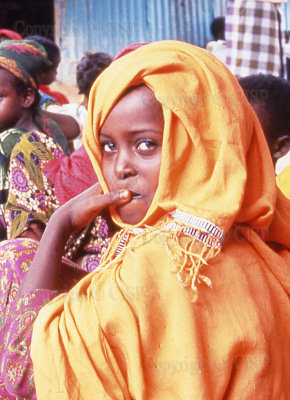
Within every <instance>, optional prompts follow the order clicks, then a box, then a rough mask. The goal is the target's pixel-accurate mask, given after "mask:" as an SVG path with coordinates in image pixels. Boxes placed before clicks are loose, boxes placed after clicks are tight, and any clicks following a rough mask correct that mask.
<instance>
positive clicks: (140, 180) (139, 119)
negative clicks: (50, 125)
mask: <svg viewBox="0 0 290 400" xmlns="http://www.w3.org/2000/svg"><path fill="white" fill-rule="evenodd" d="M163 127H164V120H163V112H162V107H161V105H160V104H159V103H158V102H157V100H156V99H155V97H154V94H153V92H152V91H151V90H150V89H149V88H147V86H145V85H141V86H138V87H136V88H135V89H132V90H131V91H129V93H127V94H125V95H124V96H123V97H122V98H121V99H120V100H119V101H118V103H117V104H116V105H115V106H114V107H113V109H112V111H111V112H110V114H109V115H108V117H107V118H106V120H105V122H104V124H103V126H102V128H101V131H100V133H99V138H100V144H101V148H102V153H103V160H102V171H103V175H104V178H105V180H106V183H107V185H108V187H109V190H110V191H113V190H120V189H124V188H126V189H128V190H129V191H130V192H131V200H130V202H129V203H127V204H125V205H122V206H120V207H118V208H117V211H118V213H119V215H120V217H121V219H122V220H123V222H125V223H127V224H130V225H135V224H137V223H138V222H140V221H141V220H142V219H143V218H144V216H145V214H146V212H147V210H148V208H149V206H150V204H151V202H152V200H153V197H154V194H155V191H156V189H157V186H158V179H159V170H160V164H161V149H162V138H163Z"/></svg>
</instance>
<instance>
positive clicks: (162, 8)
mask: <svg viewBox="0 0 290 400" xmlns="http://www.w3.org/2000/svg"><path fill="white" fill-rule="evenodd" d="M54 1H55V8H56V10H57V12H56V15H57V16H58V18H56V25H57V26H56V32H59V35H57V37H56V41H57V42H58V44H59V45H60V47H61V50H62V59H63V61H62V63H61V65H60V68H59V75H60V78H61V79H62V80H63V81H66V82H75V65H76V64H77V62H78V60H80V58H81V57H82V55H83V54H84V52H85V51H86V50H92V51H105V52H107V53H109V54H111V55H115V54H116V53H117V51H118V50H120V49H121V48H122V47H124V46H126V45H127V44H129V43H134V42H144V41H154V40H162V39H179V40H184V41H187V42H190V43H194V44H197V45H199V46H204V45H205V44H206V42H207V41H209V40H211V39H212V37H211V34H210V30H209V26H210V22H211V21H212V19H213V18H214V17H217V16H220V15H224V14H225V8H226V0H54ZM288 3H289V1H288ZM284 7H285V14H286V17H285V22H286V26H287V27H288V29H290V26H289V25H290V5H289V4H287V5H285V6H284Z"/></svg>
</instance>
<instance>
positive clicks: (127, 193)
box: [119, 189, 131, 200]
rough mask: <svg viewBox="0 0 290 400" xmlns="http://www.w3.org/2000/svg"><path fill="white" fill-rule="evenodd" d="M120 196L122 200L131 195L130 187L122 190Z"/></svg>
mask: <svg viewBox="0 0 290 400" xmlns="http://www.w3.org/2000/svg"><path fill="white" fill-rule="evenodd" d="M119 196H120V200H127V199H128V198H129V197H130V196H131V194H130V192H129V190H128V189H124V190H122V191H121V192H120V195H119Z"/></svg>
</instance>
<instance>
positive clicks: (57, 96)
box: [25, 35, 69, 109]
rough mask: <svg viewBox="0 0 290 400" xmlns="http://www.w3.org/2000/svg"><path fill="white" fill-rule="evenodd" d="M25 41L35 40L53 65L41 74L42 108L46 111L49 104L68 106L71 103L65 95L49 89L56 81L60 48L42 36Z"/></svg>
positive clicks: (30, 37) (33, 36) (31, 37)
mask: <svg viewBox="0 0 290 400" xmlns="http://www.w3.org/2000/svg"><path fill="white" fill-rule="evenodd" d="M25 39H29V40H34V41H35V42H37V43H39V44H41V45H42V46H43V47H44V48H45V50H46V53H47V57H48V59H49V60H50V61H51V63H52V65H51V66H49V67H47V68H44V69H43V71H42V73H41V78H40V86H39V91H40V107H41V108H42V109H46V108H47V106H48V105H49V104H67V103H68V102H69V101H68V99H67V97H66V96H65V95H64V94H63V93H61V92H58V91H53V90H51V89H50V87H49V85H51V84H52V83H53V82H54V81H55V80H56V75H57V68H58V66H59V63H60V60H61V57H60V49H59V47H58V46H57V45H56V44H55V43H54V42H53V41H52V40H50V39H48V38H46V37H44V36H40V35H32V36H27V37H26V38H25Z"/></svg>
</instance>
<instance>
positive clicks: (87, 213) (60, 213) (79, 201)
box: [50, 183, 131, 234]
mask: <svg viewBox="0 0 290 400" xmlns="http://www.w3.org/2000/svg"><path fill="white" fill-rule="evenodd" d="M130 199H131V194H130V192H129V191H128V190H127V189H124V190H123V191H121V192H110V193H107V194H102V189H101V185H100V184H99V183H97V184H95V185H93V186H92V187H90V188H89V189H87V190H86V191H84V192H83V193H81V194H79V195H78V196H76V197H74V198H73V199H71V200H70V201H68V202H67V203H65V204H64V205H63V206H62V207H60V208H59V209H58V210H57V211H56V212H55V213H54V214H53V216H52V217H51V219H50V221H51V222H52V220H57V221H58V222H61V223H62V224H63V227H64V231H65V232H68V233H69V234H71V233H72V232H74V231H77V230H79V229H81V228H83V227H84V226H86V225H88V224H89V223H90V222H92V221H93V219H94V218H95V217H96V216H97V215H99V214H100V213H101V212H102V211H103V210H104V209H105V208H107V207H109V206H113V205H114V206H119V205H122V204H126V203H127V202H128V201H129V200H130Z"/></svg>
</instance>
